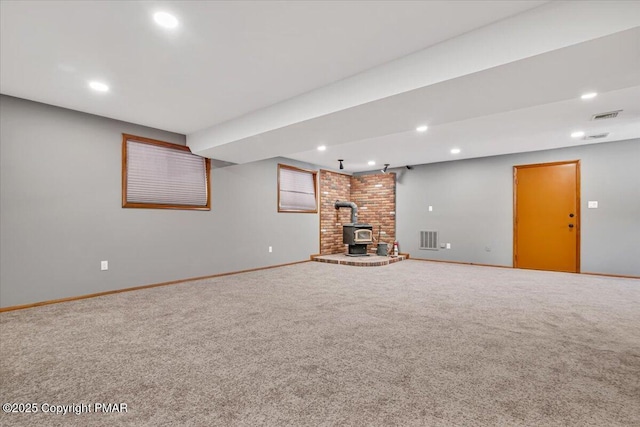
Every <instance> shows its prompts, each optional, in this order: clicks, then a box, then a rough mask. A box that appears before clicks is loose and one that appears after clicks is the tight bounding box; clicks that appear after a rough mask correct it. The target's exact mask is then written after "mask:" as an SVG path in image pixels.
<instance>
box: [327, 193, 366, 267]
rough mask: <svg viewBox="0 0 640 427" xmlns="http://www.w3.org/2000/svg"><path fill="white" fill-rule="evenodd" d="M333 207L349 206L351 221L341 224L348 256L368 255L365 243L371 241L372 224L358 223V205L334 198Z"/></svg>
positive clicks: (343, 241)
mask: <svg viewBox="0 0 640 427" xmlns="http://www.w3.org/2000/svg"><path fill="white" fill-rule="evenodd" d="M334 206H335V208H336V209H340V208H351V223H350V224H344V225H343V226H342V243H344V244H345V245H349V249H348V250H347V255H348V256H369V254H368V253H367V245H369V244H371V243H373V226H372V225H370V224H360V223H358V206H357V205H356V204H355V203H353V202H341V201H340V200H336V203H335V205H334Z"/></svg>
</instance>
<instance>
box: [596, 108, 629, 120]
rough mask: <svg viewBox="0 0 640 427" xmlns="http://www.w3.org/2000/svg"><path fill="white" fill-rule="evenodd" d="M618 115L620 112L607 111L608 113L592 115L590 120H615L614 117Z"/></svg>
mask: <svg viewBox="0 0 640 427" xmlns="http://www.w3.org/2000/svg"><path fill="white" fill-rule="evenodd" d="M620 113H622V110H617V111H609V112H608V113H600V114H594V115H593V116H592V117H591V120H604V119H615V118H616V117H618V114H620Z"/></svg>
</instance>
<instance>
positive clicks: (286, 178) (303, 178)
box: [279, 165, 317, 212]
mask: <svg viewBox="0 0 640 427" xmlns="http://www.w3.org/2000/svg"><path fill="white" fill-rule="evenodd" d="M279 173H280V177H279V178H280V179H279V183H280V206H279V209H280V210H281V211H312V212H315V211H316V210H317V208H316V188H315V179H314V172H308V171H302V170H296V169H289V168H287V167H284V166H282V165H280V168H279Z"/></svg>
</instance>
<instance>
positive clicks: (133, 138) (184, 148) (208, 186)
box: [122, 133, 211, 211]
mask: <svg viewBox="0 0 640 427" xmlns="http://www.w3.org/2000/svg"><path fill="white" fill-rule="evenodd" d="M127 141H135V142H139V143H142V144H149V145H155V146H157V147H164V148H170V149H172V150H177V151H184V152H187V153H191V150H190V149H189V147H187V146H186V145H179V144H172V143H170V142H165V141H159V140H156V139H151V138H144V137H141V136H136V135H130V134H126V133H123V134H122V207H123V208H138V209H178V210H195V211H210V210H211V160H210V159H207V158H205V159H204V160H205V172H206V181H207V182H206V190H207V203H206V204H205V205H182V204H174V203H139V202H127Z"/></svg>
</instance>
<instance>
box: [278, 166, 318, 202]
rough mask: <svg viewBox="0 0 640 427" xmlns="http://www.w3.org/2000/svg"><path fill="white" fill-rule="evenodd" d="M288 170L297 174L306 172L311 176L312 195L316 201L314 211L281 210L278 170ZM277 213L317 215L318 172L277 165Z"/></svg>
mask: <svg viewBox="0 0 640 427" xmlns="http://www.w3.org/2000/svg"><path fill="white" fill-rule="evenodd" d="M281 169H289V170H293V171H297V172H306V173H309V174H311V176H313V195H314V198H315V201H316V207H315V209H313V210H311V209H308V210H293V209H281V208H280V170H281ZM278 212H280V213H318V171H316V170H310V169H302V168H297V167H295V166H289V165H285V164H281V163H278Z"/></svg>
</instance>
